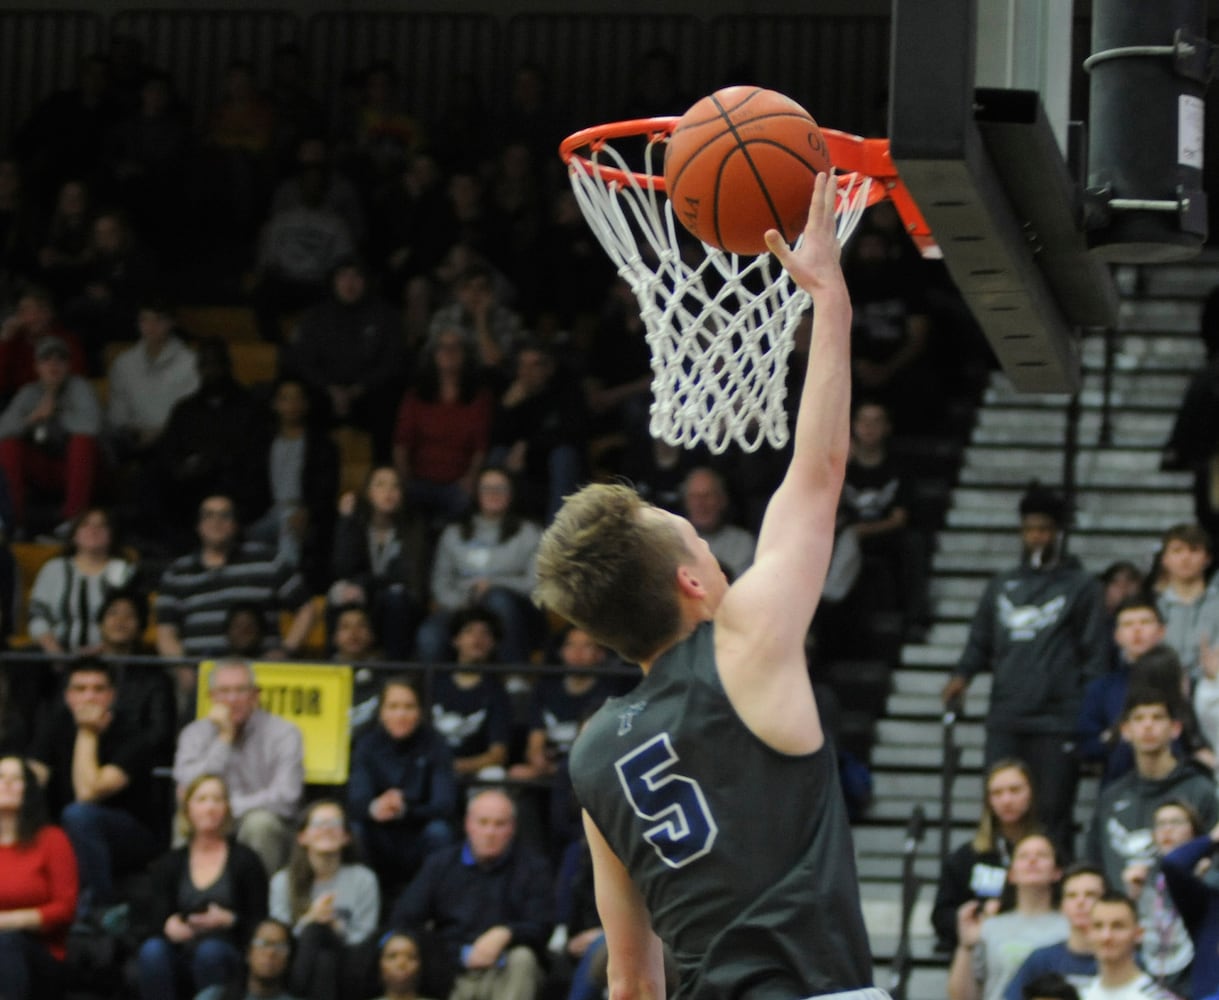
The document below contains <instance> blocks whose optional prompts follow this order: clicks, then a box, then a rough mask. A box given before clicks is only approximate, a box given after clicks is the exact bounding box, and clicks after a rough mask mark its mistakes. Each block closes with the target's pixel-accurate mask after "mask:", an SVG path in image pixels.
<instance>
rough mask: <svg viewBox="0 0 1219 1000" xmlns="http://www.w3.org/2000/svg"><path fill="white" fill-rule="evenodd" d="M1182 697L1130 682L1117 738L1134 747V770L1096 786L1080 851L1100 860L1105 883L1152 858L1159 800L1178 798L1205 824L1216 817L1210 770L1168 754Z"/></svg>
mask: <svg viewBox="0 0 1219 1000" xmlns="http://www.w3.org/2000/svg"><path fill="white" fill-rule="evenodd" d="M1182 701H1183V699H1182V697H1181V696H1180V695H1176V696H1175V697H1174V696H1173V695H1169V694H1166V693H1165V692H1164V691H1163V690H1162V689H1160V688H1155V687H1150V686H1141V687H1132V688H1131V690H1130V693H1129V695H1127V697H1126V706H1125V709H1124V710H1123V713H1122V738H1123V739H1125V740H1127V741H1129V743H1130V745H1131V746H1132V747H1133V748H1134V770H1132V771H1130V772H1129V773H1128V774H1125V775H1123V776H1122V777H1120V778H1118V779H1117V780H1116V781H1113V782H1110V783H1109V784H1108V785H1106V786H1105V787H1104V789H1102V790H1101V793H1100V797H1099V798H1098V799H1097V800H1096V809H1095V812H1094V813H1093V816H1092V823H1091V825H1090V826H1089V828H1088V839H1087V851H1086V855H1085V856H1086V857H1087V858H1088V859H1089V860H1090V861H1093V862H1095V863H1097V864H1099V865H1101V867H1102V868H1103V869H1104V872H1105V878H1106V879H1107V880H1108V881H1109V884H1110V885H1120V884H1121V880H1122V872H1123V871H1124V870H1125V868H1126V866H1127V865H1129V864H1131V863H1132V862H1136V861H1142V862H1150V861H1151V860H1152V858H1153V847H1152V845H1153V843H1154V834H1153V830H1152V821H1153V815H1154V813H1155V810H1156V808H1157V807H1158V806H1160V805H1162V804H1163V803H1165V802H1167V801H1169V800H1170V799H1180V800H1182V801H1184V802H1188V803H1189V804H1190V805H1192V806H1193V807H1194V808H1195V809H1196V810H1197V811H1198V815H1199V817H1200V818H1201V820H1202V825H1203V826H1204V827H1210V826H1212V825H1213V824H1214V822H1215V820H1216V819H1219V806H1217V805H1216V801H1215V779H1214V776H1213V775H1212V774H1211V772H1210V770H1209V769H1207V768H1205V767H1204V766H1202V765H1200V764H1197V763H1196V762H1194V761H1192V760H1185V761H1180V760H1178V759H1177V758H1176V757H1175V756H1173V752H1172V744H1173V740H1175V739H1177V738H1178V737H1179V736H1180V735H1181V722H1180V715H1181V704H1182Z"/></svg>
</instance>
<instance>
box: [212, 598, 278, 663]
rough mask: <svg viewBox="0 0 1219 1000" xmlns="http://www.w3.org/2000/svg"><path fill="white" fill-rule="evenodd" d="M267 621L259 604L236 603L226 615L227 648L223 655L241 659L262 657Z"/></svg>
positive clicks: (225, 638)
mask: <svg viewBox="0 0 1219 1000" xmlns="http://www.w3.org/2000/svg"><path fill="white" fill-rule="evenodd" d="M266 638H267V623H266V621H265V620H264V619H263V613H262V608H261V607H260V606H259V605H257V604H248V603H244V602H243V603H241V604H234V605H233V606H232V607H231V608H229V610H228V612H227V613H226V614H225V616H224V640H225V646H226V648H225V650H224V653H223V654H222V655H224V656H234V657H236V658H237V659H239V660H257V659H261V658H262V651H263V648H264V646H265V645H266Z"/></svg>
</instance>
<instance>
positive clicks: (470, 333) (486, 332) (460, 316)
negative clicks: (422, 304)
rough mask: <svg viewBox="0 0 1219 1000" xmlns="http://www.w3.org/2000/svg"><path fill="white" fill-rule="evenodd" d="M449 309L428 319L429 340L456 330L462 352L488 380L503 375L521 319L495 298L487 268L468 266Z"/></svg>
mask: <svg viewBox="0 0 1219 1000" xmlns="http://www.w3.org/2000/svg"><path fill="white" fill-rule="evenodd" d="M453 298H454V301H453V303H452V304H451V305H447V306H442V307H441V308H440V309H437V310H436V312H435V313H434V314H433V316H432V321H431V336H432V338H435V337H438V336H439V335H440V334H442V333H444V332H445V331H446V330H460V331H461V334H462V336H463V337H464V338H465V342H466V349H467V350H468V351H470V352H471V353H472V354H473V356H474V357H475V358H477V360H478V365H479V367H480V368H482V370H483V371H484V372H487V373H488V374H489V375H490V376H491V377H492V379H493V380H494V379H495V378H497V377H499V376H500V373H501V372H504V371H506V368H507V365H508V362H509V361H510V360H511V358H512V352H513V351H514V350H515V349H516V342H517V339H518V338H519V337H520V333H521V318H520V316H518V315H517V314H516V313H515V312H514V311H513V310H511V309H509V308H508V306H506V305H505V304H504V303H503V302H501V301H499V299H498V296H497V294H496V289H495V283H494V281H493V280H492V271H491V268H490V267H489V266H488V265H486V264H479V263H473V264H470V265H469V266H468V267H467V268H466V269H465V270H464V271H463V272H462V273H461V275H460V276H459V277H458V279H457V285H456V287H455V288H454V292H453Z"/></svg>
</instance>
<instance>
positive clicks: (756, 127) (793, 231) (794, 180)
mask: <svg viewBox="0 0 1219 1000" xmlns="http://www.w3.org/2000/svg"><path fill="white" fill-rule="evenodd" d="M829 169H830V154H829V149H828V147H827V146H826V143H825V137H824V136H822V134H821V129H819V128H818V127H817V123H816V122H815V121H813V116H812V115H810V114H809V113H808V112H807V111H805V110H804V109H803V108H802V107H800V105H799V104H797V103H796V102H795V101H793V100H792V99H791V98H790V97H784V96H783V95H782V94H779V93H776V92H775V91H773V90H764V89H762V88H761V87H725V88H724V89H723V90H717V91H716V92H715V93H714V94H712V95H711V96H710V97H704V98H703V99H702V100H701V101H699V102H698V103H697V104H695V105H694V106H693V107H692V108H691V109H690V110H689V111H687V112H686V113H685V114H684V115H682V116H681V118H680V119H678V122H677V124H676V126H674V128H673V134H672V136H671V137H670V138H669V143H668V147H667V148H666V149H665V190H666V191H667V192H668V195H669V200H670V201H671V202H672V203H673V212H674V214H675V215H676V216H677V218H678V219H679V220H680V221H681V223H682V225H684V226H685V227H686V228H687V229H688V230H690V232H692V233H693V234H694V235H695V236H697V237H698V238H699V239H700V240H702V241H703V242H704V243H709V244H711V245H712V246H716V247H719V248H720V249H722V250H728V251H730V252H731V253H737V254H747V255H751V256H756V255H757V254H761V253H765V252H766V243H765V241H764V240H763V235H764V234H765V232H766V230H768V229H777V230H778V231H779V232H780V233H782V234H783V238H784V239H785V240H787V241H788V242H789V243H790V242H791V241H792V240H794V239H795V238H796V237H797V236H798V235H799V234H800V232H801V231H802V230H803V229H804V224H805V222H806V221H807V220H808V206H809V201H810V200H811V198H812V196H813V182H814V180H815V178H816V176H817V174H818V173H819V172H821V171H823V170H829Z"/></svg>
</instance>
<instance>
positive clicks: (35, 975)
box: [0, 931, 63, 1000]
mask: <svg viewBox="0 0 1219 1000" xmlns="http://www.w3.org/2000/svg"><path fill="white" fill-rule="evenodd" d="M62 990H63V963H62V962H60V961H58V960H57V959H55V958H54V957H52V955H51V953H50V952H49V951H47V949H46V947H45V946H44V945H43V943H42V942H41V941H40V940H39V939H38V938H37V937H36V936H35V935H33V934H26V933H25V932H24V931H3V932H0V996H3V997H4V1000H45V998H48V997H58V996H60V995H61V994H62Z"/></svg>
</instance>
